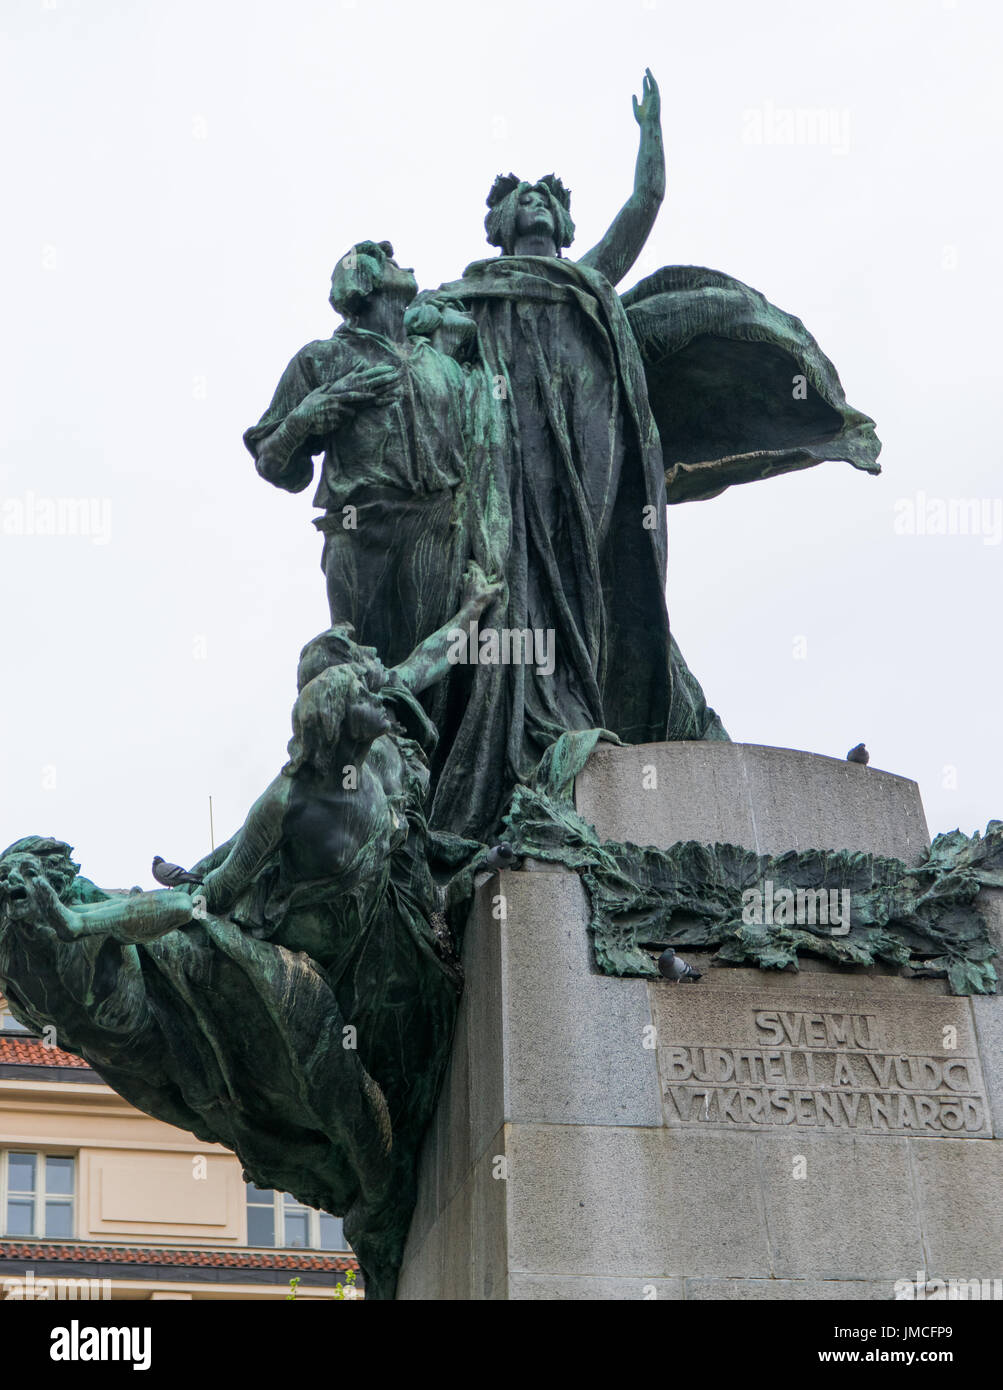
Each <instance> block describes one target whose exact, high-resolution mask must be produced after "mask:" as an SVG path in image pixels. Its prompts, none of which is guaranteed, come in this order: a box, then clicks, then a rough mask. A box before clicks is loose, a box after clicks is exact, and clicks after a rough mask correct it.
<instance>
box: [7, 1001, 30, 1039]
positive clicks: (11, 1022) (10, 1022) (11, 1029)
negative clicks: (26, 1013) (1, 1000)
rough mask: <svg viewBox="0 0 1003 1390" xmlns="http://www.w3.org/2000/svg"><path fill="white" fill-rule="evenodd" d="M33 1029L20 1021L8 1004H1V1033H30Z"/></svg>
mask: <svg viewBox="0 0 1003 1390" xmlns="http://www.w3.org/2000/svg"><path fill="white" fill-rule="evenodd" d="M30 1032H31V1029H30V1028H26V1027H25V1026H24V1024H23V1023H18V1021H17V1019H16V1018H15V1017H14V1015H13V1014H12V1013H11V1011H10V1009H8V1008H7V1005H6V1004H0V1033H30Z"/></svg>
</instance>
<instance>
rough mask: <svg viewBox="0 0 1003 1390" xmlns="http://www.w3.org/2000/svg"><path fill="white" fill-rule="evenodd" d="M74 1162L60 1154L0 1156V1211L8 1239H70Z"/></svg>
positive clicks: (12, 1153)
mask: <svg viewBox="0 0 1003 1390" xmlns="http://www.w3.org/2000/svg"><path fill="white" fill-rule="evenodd" d="M75 1169H76V1159H74V1158H71V1157H69V1156H67V1155H63V1154H45V1153H27V1152H25V1151H23V1150H20V1149H10V1150H9V1151H8V1152H6V1153H0V1211H2V1212H3V1232H4V1235H8V1236H36V1237H38V1236H51V1237H54V1238H56V1239H64V1240H65V1239H72V1238H73V1197H74V1189H75V1186H76V1178H75Z"/></svg>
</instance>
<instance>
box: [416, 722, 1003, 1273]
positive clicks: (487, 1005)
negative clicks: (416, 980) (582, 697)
mask: <svg viewBox="0 0 1003 1390" xmlns="http://www.w3.org/2000/svg"><path fill="white" fill-rule="evenodd" d="M718 748H721V749H723V750H724V751H723V752H722V753H719V752H718ZM715 759H716V762H715V761H714V760H715ZM708 760H709V761H708ZM709 764H710V765H711V771H712V772H713V775H712V776H710V777H708V775H707V772H708V766H709ZM652 765H654V766H655V767H656V769H657V772H658V777H657V779H656V780H657V787H652V786H651V785H650V783H651V778H650V774H645V773H644V769H650V767H651V766H652ZM792 769H795V770H796V771H792ZM639 776H647V781H648V784H649V785H648V787H647V789H646V790H645V791H643V792H642V791H640V790H639V786H640V784H639V782H638V780H637V779H638V777H639ZM681 787H686V788H688V789H689V790H688V793H687V796H686V797H684V798H683V797H681V794H680V788H681ZM736 788H738V789H739V793H740V794H739V793H736ZM778 789H782V794H781V792H780V791H778ZM802 794H803V799H804V805H805V808H806V809H805V817H804V819H805V820H806V821H807V823H809V824H810V825H811V826H812V827H813V833H812V834H811V835H807V834H806V833H805V832H804V830H803V826H802V820H801V818H800V816H799V810H798V807H799V804H800V803H799V796H801V795H802ZM577 798H578V804H579V809H580V810H581V811H582V813H583V814H585V815H586V816H587V817H588V818H589V819H592V820H593V821H594V823H596V824H598V825H599V826H600V828H601V831H602V833H603V834H604V835H605V836H607V837H609V838H617V839H633V840H635V841H637V842H640V843H657V844H668V843H671V842H672V840H675V839H688V838H715V839H719V840H730V841H731V842H733V843H750V842H749V840H748V833H747V827H748V826H749V825H750V824H751V825H752V826H753V827H754V833H755V834H756V835H757V836H758V839H757V840H756V841H754V842H751V843H750V847H752V848H756V849H759V850H761V851H770V852H780V851H782V850H784V849H788V848H795V847H797V848H806V847H808V846H809V845H812V844H813V845H816V846H818V847H822V848H852V849H867V848H880V849H881V850H883V852H885V853H893V852H897V853H898V854H899V857H903V858H905V857H910V858H913V859H915V858H918V857H919V856H920V855H921V853H922V849H923V848H924V847H925V845H924V841H925V835H926V828H925V823H924V820H923V812H922V807H921V805H920V802H919V796H918V791H917V789H916V788H915V784H914V783H911V782H908V781H906V780H905V779H902V778H893V777H890V776H889V775H888V774H882V773H880V772H873V771H872V770H870V769H866V770H865V769H858V768H856V767H850V768H849V769H848V770H847V769H846V765H845V764H840V763H838V762H835V761H834V760H832V759H815V758H812V757H811V755H808V754H804V753H793V752H790V751H788V750H784V749H763V748H741V747H736V746H734V745H732V746H731V747H729V746H727V745H717V746H714V745H706V744H675V745H652V746H649V747H644V748H632V749H623V750H608V749H607V750H602V752H601V753H600V754H599V756H598V758H597V759H595V760H594V762H593V763H592V764H590V767H589V769H587V771H586V772H585V773H584V774H583V776H582V777H581V778H580V779H579V787H578V789H577ZM645 798H647V799H646V800H645ZM639 803H641V804H643V805H645V806H646V807H647V808H648V809H647V817H648V818H647V819H645V820H642V819H640V817H639V811H638V805H639ZM855 808H859V811H860V824H861V825H862V826H863V827H864V829H862V830H860V831H859V832H858V830H857V828H856V826H857V820H856V819H855ZM708 826H713V827H714V831H713V834H712V836H708V835H706V833H705V831H706V827H708ZM820 826H821V827H829V829H828V830H824V829H823V830H822V831H819V830H818V827H820ZM696 827H699V829H697V828H696ZM816 834H825V835H826V837H827V842H822V841H820V840H819V839H818V838H814V836H815V835H816ZM872 837H875V838H878V839H879V840H880V845H876V844H874V843H873V842H872ZM985 897H986V903H985V906H986V908H987V909H988V910H989V911H991V912H993V913H995V914H996V920H997V926H999V921H1000V918H1001V916H1003V913H1001V912H1000V902H999V901H998V900H999V899H1001V898H1003V894H999V893H997V894H993V895H990V894H986V895H985ZM991 898H995V899H997V901H991V900H990V899H991ZM587 919H588V907H587V902H586V899H585V894H584V890H583V888H582V886H581V883H580V881H579V879H578V877H577V876H576V875H574V874H571V873H566V872H548V871H541V872H534V873H526V872H521V873H512V872H507V873H504V874H502V875H500V876H499V877H496V878H493V879H491V880H489V881H488V882H487V883H485V884H484V885H483V886H482V887H481V888H480V890H479V892H478V895H477V898H476V901H475V904H474V907H473V910H472V913H471V919H470V923H469V926H468V929H467V936H466V940H465V943H464V966H465V969H466V972H467V986H466V992H465V995H464V998H463V1002H462V1005H461V1008H460V1014H459V1019H458V1024H457V1034H456V1040H455V1044H454V1048H453V1055H452V1059H451V1062H450V1066H449V1070H448V1073H447V1076H446V1079H445V1083H444V1087H443V1093H442V1096H441V1098H440V1103H439V1107H438V1111H437V1114H436V1117H435V1120H434V1122H433V1126H432V1129H431V1131H430V1133H429V1135H428V1138H427V1140H426V1144H425V1148H424V1152H423V1158H422V1165H421V1175H420V1194H419V1201H418V1207H417V1209H416V1212H415V1217H414V1221H413V1224H412V1229H411V1233H410V1237H409V1242H408V1248H407V1251H406V1254H405V1261H404V1268H403V1271H402V1275H401V1280H400V1287H399V1292H398V1297H400V1298H402V1299H408V1298H432V1299H506V1298H509V1299H535V1298H541V1299H605V1298H613V1299H622V1298H626V1299H631V1298H636V1299H651V1298H671V1299H719V1298H740V1299H758V1298H762V1299H771V1298H782V1299H798V1298H800V1299H819V1298H838V1299H890V1298H894V1297H895V1296H896V1290H895V1285H896V1282H897V1281H910V1282H912V1283H915V1282H916V1280H917V1276H918V1275H920V1274H922V1275H923V1276H924V1277H926V1278H930V1279H932V1278H948V1277H954V1278H958V1279H965V1280H974V1279H979V1280H981V1279H993V1278H1000V1277H1003V1217H1001V1203H1000V1191H1001V1182H1000V1180H1001V1177H1003V1142H1001V1140H1003V1046H1001V1043H1003V1011H1001V1004H1000V1000H999V999H998V998H992V999H978V1000H974V1001H972V1000H968V999H959V998H954V997H951V996H950V995H948V994H947V993H946V984H945V983H944V982H943V981H939V980H938V981H933V980H911V979H904V978H900V977H898V976H896V975H892V974H884V973H879V972H878V971H877V970H874V969H866V970H865V969H843V970H838V969H834V968H831V967H829V966H827V965H824V964H822V963H820V962H810V961H809V962H804V963H803V966H802V970H801V972H800V973H798V974H795V973H790V972H782V973H770V972H762V971H759V970H749V969H718V968H709V969H707V970H706V971H705V973H704V977H703V979H702V980H700V981H699V982H698V983H697V984H695V985H672V984H669V983H668V982H665V981H661V980H658V981H651V982H649V981H645V980H638V979H613V978H609V977H606V976H601V975H598V974H596V973H594V970H593V967H592V963H591V957H590V947H589V942H588V936H587V932H586V923H587ZM688 959H691V960H692V961H693V963H694V964H696V965H698V966H700V965H701V964H702V961H701V957H699V956H697V955H692V956H689V955H688ZM901 1289H902V1285H901V1284H900V1292H901Z"/></svg>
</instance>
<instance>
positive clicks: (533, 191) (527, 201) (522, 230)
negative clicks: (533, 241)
mask: <svg viewBox="0 0 1003 1390" xmlns="http://www.w3.org/2000/svg"><path fill="white" fill-rule="evenodd" d="M515 230H516V235H517V236H529V235H537V236H540V235H542V236H550V237H552V236H554V235H555V233H556V228H555V226H554V214H553V213H552V212H551V210H550V199H549V198H548V196H547V194H546V192H545V191H544V190H543V189H542V188H539V187H536V188H526V189H523V191H522V192H521V193H520V194H519V206H518V208H517V210H516V214H515Z"/></svg>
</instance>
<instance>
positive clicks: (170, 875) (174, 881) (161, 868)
mask: <svg viewBox="0 0 1003 1390" xmlns="http://www.w3.org/2000/svg"><path fill="white" fill-rule="evenodd" d="M153 877H154V878H155V879H156V880H157V882H158V883H162V884H163V885H164V887H165V888H180V886H181V885H182V884H183V883H201V882H202V880H201V879H200V878H199V876H198V874H190V873H189V872H188V870H187V869H183V868H182V867H181V865H180V864H168V862H167V860H166V859H161V857H160V855H159V854H157V855H155V856H154V859H153Z"/></svg>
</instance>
